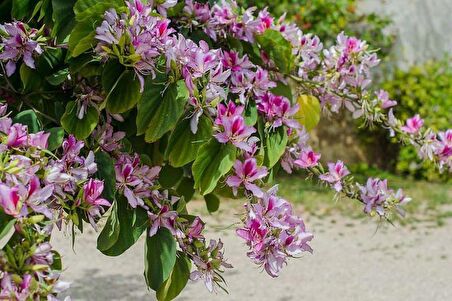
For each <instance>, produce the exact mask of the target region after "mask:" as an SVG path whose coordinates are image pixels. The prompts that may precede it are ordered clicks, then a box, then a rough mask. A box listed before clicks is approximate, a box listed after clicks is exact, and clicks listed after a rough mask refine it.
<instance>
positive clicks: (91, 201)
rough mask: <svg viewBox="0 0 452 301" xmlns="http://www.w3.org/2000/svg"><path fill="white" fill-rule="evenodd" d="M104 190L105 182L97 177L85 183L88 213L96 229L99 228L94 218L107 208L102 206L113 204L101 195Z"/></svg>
mask: <svg viewBox="0 0 452 301" xmlns="http://www.w3.org/2000/svg"><path fill="white" fill-rule="evenodd" d="M103 190H104V182H103V181H100V180H95V179H89V181H88V182H87V183H85V185H83V201H84V203H85V204H86V205H88V208H87V215H88V219H89V222H90V224H91V225H92V226H93V228H94V229H97V227H96V222H95V220H94V218H96V217H101V215H102V213H104V212H105V209H104V208H103V207H102V206H105V207H110V206H111V204H110V202H108V201H107V200H106V199H104V198H102V197H101V194H102V192H103Z"/></svg>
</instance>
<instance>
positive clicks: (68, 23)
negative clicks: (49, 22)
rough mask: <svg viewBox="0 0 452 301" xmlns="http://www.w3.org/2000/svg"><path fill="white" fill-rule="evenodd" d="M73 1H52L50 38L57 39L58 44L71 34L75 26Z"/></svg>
mask: <svg viewBox="0 0 452 301" xmlns="http://www.w3.org/2000/svg"><path fill="white" fill-rule="evenodd" d="M75 2H76V1H75V0H52V9H53V14H52V19H53V22H54V25H53V29H52V36H53V37H57V41H58V42H62V41H64V39H65V38H66V37H67V36H68V35H69V34H70V33H71V30H72V28H74V26H75V14H74V10H73V7H74V4H75Z"/></svg>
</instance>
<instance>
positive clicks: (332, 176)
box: [319, 161, 350, 192]
mask: <svg viewBox="0 0 452 301" xmlns="http://www.w3.org/2000/svg"><path fill="white" fill-rule="evenodd" d="M349 174H350V172H349V171H348V169H347V167H346V166H345V165H344V162H342V161H337V162H336V163H328V172H327V173H325V174H323V175H320V176H319V178H320V179H321V180H323V181H325V182H328V183H330V184H332V185H333V188H334V189H335V190H336V191H337V192H340V191H341V190H342V178H344V177H345V176H347V175H349Z"/></svg>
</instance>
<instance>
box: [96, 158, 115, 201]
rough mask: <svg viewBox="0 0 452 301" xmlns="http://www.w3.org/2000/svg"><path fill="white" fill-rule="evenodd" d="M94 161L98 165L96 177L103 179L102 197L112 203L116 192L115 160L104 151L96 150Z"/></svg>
mask: <svg viewBox="0 0 452 301" xmlns="http://www.w3.org/2000/svg"><path fill="white" fill-rule="evenodd" d="M95 162H96V164H97V166H98V168H97V173H96V178H97V179H99V180H103V181H104V191H103V192H102V197H104V198H105V199H107V200H108V201H109V202H110V203H112V202H113V201H114V199H115V194H116V173H115V162H114V160H113V158H112V157H110V155H109V154H108V153H106V152H102V151H101V152H97V153H96V155H95Z"/></svg>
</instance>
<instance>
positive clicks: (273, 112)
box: [257, 92, 300, 128]
mask: <svg viewBox="0 0 452 301" xmlns="http://www.w3.org/2000/svg"><path fill="white" fill-rule="evenodd" d="M257 109H258V111H259V112H260V113H262V115H263V116H264V118H265V119H266V120H267V122H269V123H271V126H270V128H277V127H280V126H282V125H285V126H287V127H289V128H299V127H300V124H299V123H298V122H297V121H295V120H294V119H293V115H295V113H297V112H298V109H299V106H298V105H294V106H292V105H291V103H290V101H289V99H287V98H286V97H283V96H276V95H274V94H272V93H271V92H267V93H265V94H264V95H262V96H261V97H260V98H259V99H258V100H257Z"/></svg>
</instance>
